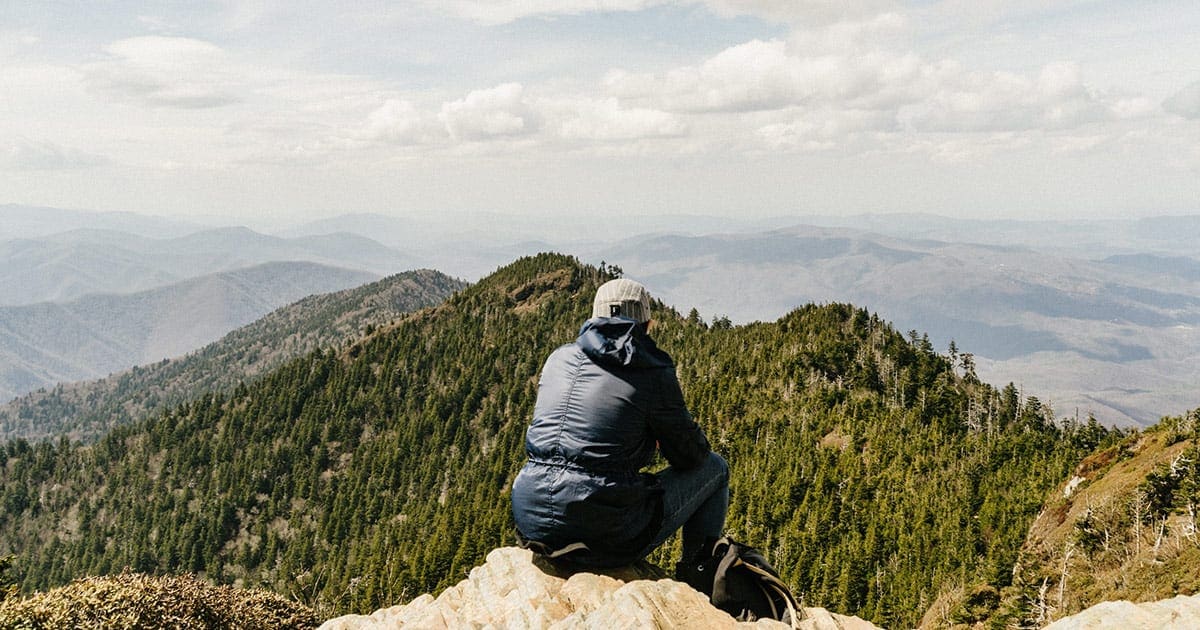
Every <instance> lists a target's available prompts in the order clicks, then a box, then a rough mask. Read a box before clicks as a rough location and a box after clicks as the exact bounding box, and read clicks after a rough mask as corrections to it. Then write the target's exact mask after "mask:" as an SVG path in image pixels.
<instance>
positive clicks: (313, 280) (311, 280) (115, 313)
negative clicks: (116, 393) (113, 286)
mask: <svg viewBox="0 0 1200 630" xmlns="http://www.w3.org/2000/svg"><path fill="white" fill-rule="evenodd" d="M376 278H378V276H376V275H374V274H371V273H368V272H364V271H354V270H348V269H341V268H336V267H329V266H325V265H319V264H315V263H308V262H278V263H267V264H262V265H257V266H254V267H247V268H244V269H237V270H234V271H226V272H222V273H217V274H210V275H206V276H201V277H198V278H192V279H190V280H185V281H182V282H177V283H175V284H171V285H168V286H165V287H160V288H157V289H151V290H149V291H142V292H139V293H133V294H127V295H88V296H86V297H82V298H78V299H76V300H73V301H71V302H65V303H50V302H43V303H39V304H31V305H25V306H6V307H0V400H4V401H7V400H9V399H11V398H12V397H13V396H16V395H19V394H23V393H25V392H28V391H32V390H34V389H37V388H39V387H49V386H52V385H54V384H55V383H59V382H70V381H77V380H82V379H94V378H98V377H102V376H105V375H107V374H109V373H111V372H115V371H119V370H125V369H128V368H130V367H132V366H134V365H142V364H147V363H153V362H156V361H160V360H162V359H165V358H168V357H175V356H179V355H181V354H184V353H186V352H188V351H190V350H192V349H195V348H198V347H200V346H202V345H204V344H206V343H209V342H212V341H214V340H216V339H218V338H220V337H221V336H222V335H224V334H225V333H227V332H228V331H230V330H232V329H234V328H237V327H239V326H243V325H245V324H248V323H250V322H252V321H254V320H256V319H258V318H260V317H262V316H263V315H265V314H267V313H269V312H271V311H273V310H275V309H276V308H279V307H280V306H283V305H285V304H289V303H291V302H295V301H296V300H299V299H300V298H302V297H305V296H308V295H312V294H314V293H327V292H329V291H336V290H341V289H345V288H347V287H352V286H356V285H360V284H363V283H366V282H370V281H372V280H375V279H376Z"/></svg>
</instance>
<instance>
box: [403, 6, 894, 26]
mask: <svg viewBox="0 0 1200 630" xmlns="http://www.w3.org/2000/svg"><path fill="white" fill-rule="evenodd" d="M422 4H423V5H424V6H425V7H427V8H429V9H432V10H435V11H440V12H443V13H448V14H450V15H454V16H456V17H460V18H463V19H466V20H471V21H473V22H479V23H481V24H493V25H495V24H507V23H509V22H514V21H517V20H520V19H524V18H529V17H538V16H554V15H581V14H584V13H614V12H632V11H643V10H646V9H651V8H654V7H658V6H667V5H675V6H697V5H699V6H705V7H707V8H708V9H709V10H711V11H712V12H713V13H715V14H717V15H719V16H722V17H734V16H738V15H752V16H755V17H759V18H763V19H766V20H770V21H774V22H785V23H793V24H827V23H831V22H839V21H845V20H850V19H857V18H861V17H864V16H870V15H876V14H878V13H880V12H882V11H885V10H887V9H892V8H894V7H895V6H896V3H895V2H893V1H892V0H423V2H422Z"/></svg>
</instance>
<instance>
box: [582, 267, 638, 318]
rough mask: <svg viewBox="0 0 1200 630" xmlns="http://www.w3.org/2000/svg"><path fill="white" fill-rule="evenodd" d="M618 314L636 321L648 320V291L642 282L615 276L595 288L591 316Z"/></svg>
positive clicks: (612, 315)
mask: <svg viewBox="0 0 1200 630" xmlns="http://www.w3.org/2000/svg"><path fill="white" fill-rule="evenodd" d="M618 315H620V316H622V317H628V318H630V319H633V320H635V321H638V322H648V321H650V292H649V291H647V290H646V287H644V286H642V283H640V282H636V281H633V280H630V279H629V278H617V279H616V280H609V281H608V282H605V283H604V284H602V285H600V288H599V289H596V299H595V300H594V301H593V302H592V317H616V316H618Z"/></svg>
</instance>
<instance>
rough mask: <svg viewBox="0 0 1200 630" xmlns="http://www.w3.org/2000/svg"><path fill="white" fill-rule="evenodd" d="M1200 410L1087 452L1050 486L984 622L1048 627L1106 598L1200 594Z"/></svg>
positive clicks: (1138, 599) (1152, 598)
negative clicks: (1011, 572)
mask: <svg viewBox="0 0 1200 630" xmlns="http://www.w3.org/2000/svg"><path fill="white" fill-rule="evenodd" d="M1197 512H1200V409H1196V410H1193V411H1191V412H1189V413H1187V414H1185V415H1182V416H1172V417H1166V418H1163V419H1162V420H1161V421H1160V422H1159V423H1158V424H1156V425H1155V426H1153V427H1151V428H1149V429H1147V430H1145V431H1137V432H1132V433H1130V434H1129V435H1127V436H1125V438H1124V439H1122V440H1120V441H1119V442H1118V443H1116V444H1113V445H1111V446H1109V447H1108V448H1103V449H1099V450H1097V451H1096V452H1095V453H1093V454H1091V455H1089V456H1088V457H1086V458H1084V460H1083V461H1082V462H1080V464H1079V466H1077V467H1076V468H1075V470H1074V471H1073V472H1072V473H1071V474H1070V479H1065V478H1064V480H1063V483H1060V484H1058V485H1057V486H1055V487H1054V488H1053V490H1052V492H1051V493H1050V494H1049V496H1048V498H1047V500H1046V504H1045V509H1044V510H1042V511H1041V512H1040V513H1039V514H1038V516H1037V518H1036V519H1035V520H1034V522H1033V524H1032V526H1031V527H1030V530H1029V535H1028V537H1027V539H1026V540H1025V544H1024V545H1023V546H1022V548H1021V553H1020V556H1019V561H1018V563H1017V565H1016V567H1017V570H1016V572H1015V575H1014V580H1013V582H1014V583H1013V585H1012V587H1010V588H1008V589H1004V590H1003V591H1001V592H1000V593H999V594H1000V595H1001V601H1000V605H999V606H998V607H997V608H996V610H995V611H994V612H992V613H990V614H988V615H980V619H979V620H980V621H982V622H986V623H980V624H979V625H980V626H984V627H1008V626H1011V625H1013V624H1014V623H1020V624H1022V625H1023V626H1031V627H1032V626H1038V627H1040V626H1043V625H1046V623H1048V622H1050V621H1053V620H1056V619H1060V618H1062V617H1065V616H1068V615H1072V614H1075V613H1077V612H1079V611H1081V610H1084V609H1085V608H1088V607H1090V606H1093V605H1095V604H1098V603H1100V602H1103V601H1111V600H1129V601H1133V602H1148V601H1155V600H1160V599H1167V598H1170V597H1173V596H1175V595H1180V594H1183V595H1194V594H1196V593H1197V592H1200V571H1198V570H1197V569H1198V567H1200V538H1198V536H1197V533H1198V532H1197V528H1196V518H1197Z"/></svg>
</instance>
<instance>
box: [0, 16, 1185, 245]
mask: <svg viewBox="0 0 1200 630" xmlns="http://www.w3.org/2000/svg"><path fill="white" fill-rule="evenodd" d="M340 5H345V6H340ZM334 7H336V8H334ZM1197 33H1200V3H1196V2H1194V1H1193V0H1183V1H1172V0H1153V1H1145V0H1140V1H1139V0H1129V1H1124V2H1106V1H1100V0H1093V1H1088V0H940V1H939V0H917V1H909V2H893V1H889V0H496V1H483V0H413V1H409V2H357V3H354V2H346V3H323V2H321V3H318V2H311V3H310V2H306V1H304V0H290V1H286V2H285V1H278V2H277V1H275V0H254V1H249V2H198V1H197V2H193V1H185V0H179V1H172V2H146V3H139V2H125V1H122V0H112V1H106V2H65V1H62V2H56V1H45V2H28V1H25V0H0V203H6V202H7V203H24V204H36V205H50V206H59V207H69V208H87V209H101V210H132V211H139V212H148V213H154V214H162V215H170V216H193V215H197V214H207V215H216V214H219V215H228V216H235V217H237V216H244V217H250V216H254V217H258V218H263V217H267V218H277V219H279V220H281V221H283V220H304V219H312V218H317V217H322V216H330V215H335V214H341V213H345V212H381V213H387V214H394V215H405V214H411V213H455V212H463V211H477V210H487V211H496V212H501V213H508V214H531V215H546V214H554V215H558V216H563V215H568V216H570V215H577V216H580V217H581V218H582V217H590V216H594V214H595V213H601V212H603V213H608V214H616V215H637V214H647V213H650V214H664V213H695V214H712V215H725V216H763V217H765V216H780V215H803V214H856V213H863V212H884V213H888V212H934V213H939V214H945V215H950V216H958V217H1020V218H1035V217H1064V218H1065V217H1116V216H1126V215H1128V216H1147V215H1155V214H1183V213H1193V214H1194V213H1200V37H1197V36H1196V34H1197Z"/></svg>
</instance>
